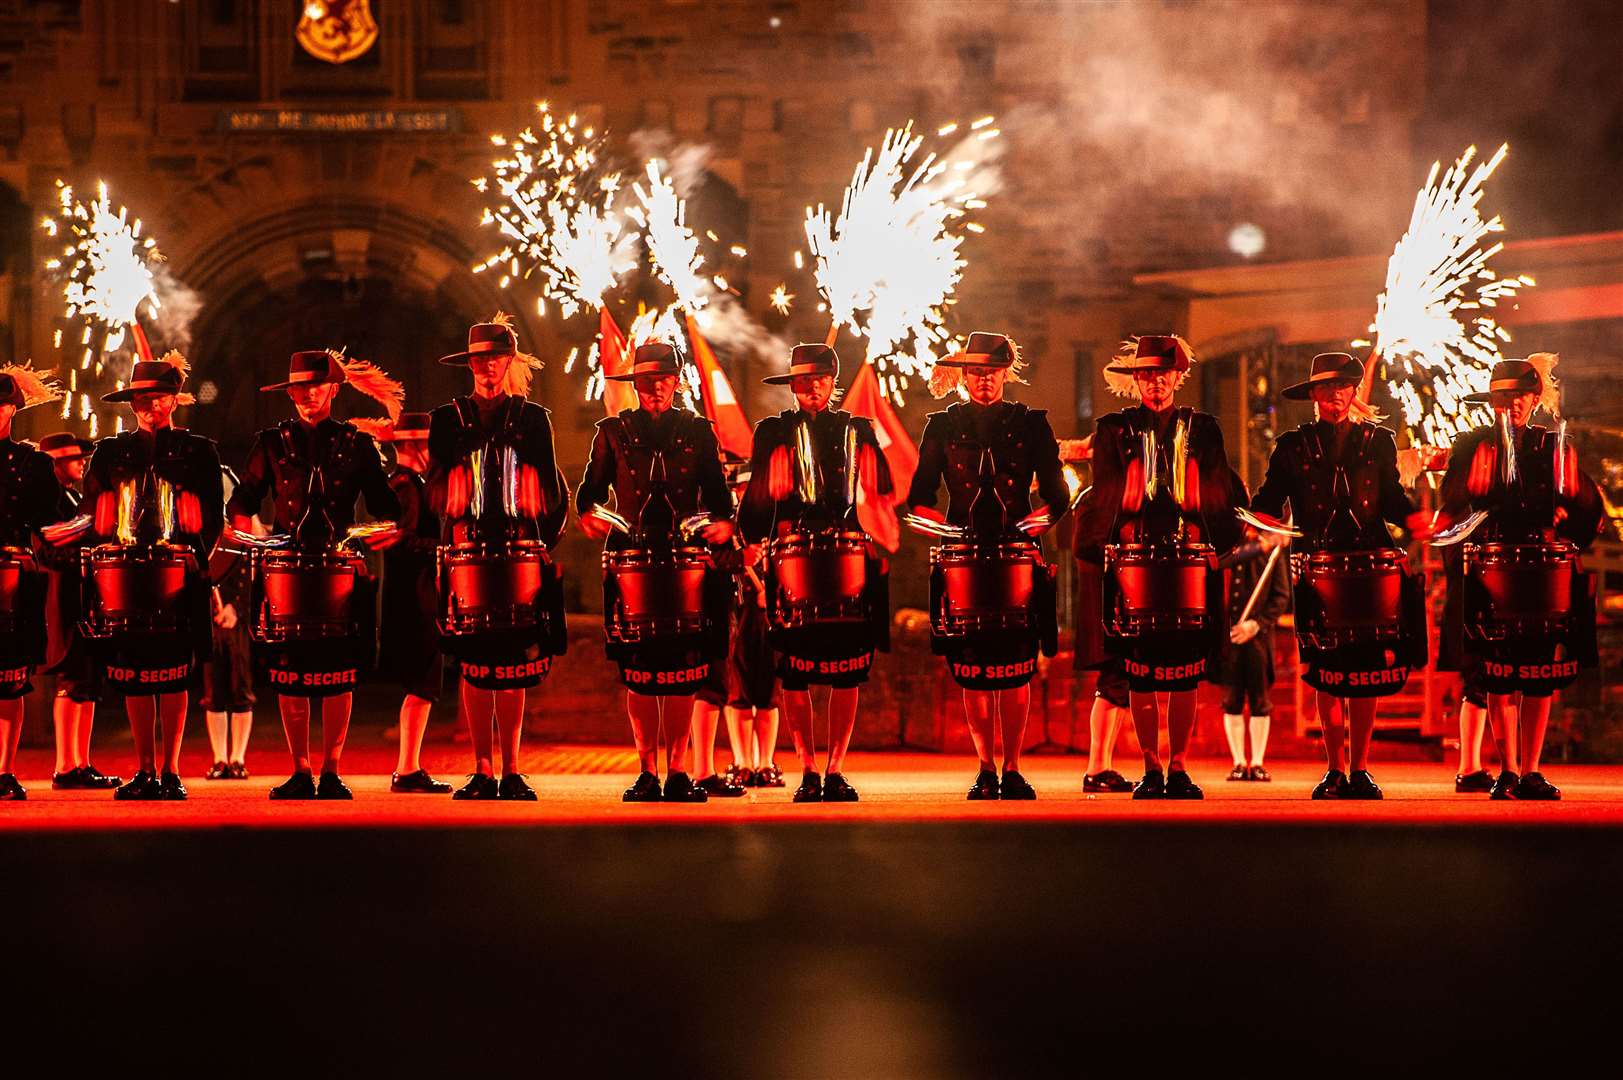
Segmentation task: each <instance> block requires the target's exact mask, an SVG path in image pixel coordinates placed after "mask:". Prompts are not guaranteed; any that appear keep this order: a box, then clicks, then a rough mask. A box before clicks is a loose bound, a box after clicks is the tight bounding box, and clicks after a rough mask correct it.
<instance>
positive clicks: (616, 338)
mask: <svg viewBox="0 0 1623 1080" xmlns="http://www.w3.org/2000/svg"><path fill="white" fill-rule="evenodd" d="M630 353H631V347H630V345H628V344H627V342H626V336H625V334H624V333H623V332H622V331H621V330H620V324H619V323H617V322H615V321H614V316H613V315H610V314H609V309H608V308H598V309H597V359H598V363H599V364H601V365H602V366H603V374H605V375H618V374H620V373H621V372H623V371H624V370H625V369H626V365H627V364H628V363H629V362H630V359H631V357H630ZM636 407H637V392H636V391H635V390H633V389H632V388H631V384H630V383H625V382H609V381H608V380H604V383H603V409H604V411H605V412H607V413H608V414H609V415H610V416H614V415H616V414H617V413H619V411H620V410H621V409H634V408H636Z"/></svg>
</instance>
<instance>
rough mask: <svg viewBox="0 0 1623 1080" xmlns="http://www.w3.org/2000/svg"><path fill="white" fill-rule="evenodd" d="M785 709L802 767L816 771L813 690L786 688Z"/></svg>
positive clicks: (790, 732)
mask: <svg viewBox="0 0 1623 1080" xmlns="http://www.w3.org/2000/svg"><path fill="white" fill-rule="evenodd" d="M783 711H784V714H785V718H786V719H787V720H788V721H789V735H790V737H791V738H793V739H794V740H795V753H796V754H797V755H798V756H799V757H800V767H801V768H802V769H804V770H806V771H807V772H816V771H817V731H816V729H815V726H814V724H813V723H812V704H811V691H810V690H785V691H784V692H783Z"/></svg>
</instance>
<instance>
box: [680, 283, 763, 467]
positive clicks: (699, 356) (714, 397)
mask: <svg viewBox="0 0 1623 1080" xmlns="http://www.w3.org/2000/svg"><path fill="white" fill-rule="evenodd" d="M687 323H688V340H690V341H692V342H693V364H694V366H695V367H697V368H698V369H699V394H700V396H701V397H703V398H704V414H705V415H706V416H708V417H709V418H710V421H711V423H713V424H715V425H716V442H717V443H718V444H720V446H721V448H722V449H723V450H724V451H726V452H727V453H729V454H736V455H737V456H739V457H741V458H743V459H745V460H746V461H747V460H749V456H750V446H751V442H752V436H751V433H750V422H749V419H748V418H747V417H746V416H745V415H744V409H743V406H741V405H739V404H738V398H737V397H736V396H734V394H733V384H732V383H730V382H728V381H727V373H726V372H725V371H723V370H721V364H719V363H717V361H716V354H715V353H714V352H712V351H711V349H710V343H709V342H708V341H706V340H705V339H704V335H703V334H701V333H699V325H698V323H696V322H694V321H693V316H692V315H688V316H687Z"/></svg>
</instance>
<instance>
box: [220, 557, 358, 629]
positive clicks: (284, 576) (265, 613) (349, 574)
mask: <svg viewBox="0 0 1623 1080" xmlns="http://www.w3.org/2000/svg"><path fill="white" fill-rule="evenodd" d="M249 573H250V574H251V575H252V582H253V596H254V618H253V621H252V622H251V623H250V624H249V628H248V632H249V635H250V636H251V637H252V638H253V640H254V641H255V642H256V643H258V644H260V645H283V644H288V643H290V642H301V641H321V640H325V639H329V638H353V637H355V636H356V635H358V634H359V633H360V627H361V613H360V611H359V610H358V608H357V604H356V602H355V599H356V598H355V591H356V589H355V587H356V582H357V581H358V580H359V579H360V578H362V577H364V576H365V575H366V563H365V561H364V560H362V559H361V557H360V556H359V555H356V554H354V553H352V552H347V551H337V550H329V551H305V550H300V549H287V550H270V551H257V550H256V551H254V552H252V553H251V555H250V561H249Z"/></svg>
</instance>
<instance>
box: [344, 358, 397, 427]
mask: <svg viewBox="0 0 1623 1080" xmlns="http://www.w3.org/2000/svg"><path fill="white" fill-rule="evenodd" d="M327 355H328V356H330V357H332V358H333V362H334V363H336V364H337V365H338V367H339V369H340V370H342V371H343V373H344V381H345V382H346V383H348V384H349V385H350V386H353V387H354V388H355V389H357V390H359V391H360V392H361V393H363V394H365V395H366V396H367V397H369V398H371V399H372V400H373V401H375V402H377V403H378V404H379V405H382V406H383V411H384V412H386V413H388V414H389V420H390V422H391V423H392V422H393V421H395V420H398V419H400V410H401V408H402V407H403V406H404V404H405V401H406V388H405V387H404V386H402V385H401V384H400V381H399V380H398V379H393V378H390V377H389V373H388V372H387V371H384V370H383V369H382V368H380V367H378V366H377V365H376V364H374V363H372V362H371V361H369V360H350V359H348V358H346V357H345V356H344V354H343V352H342V351H339V350H336V349H328V350H327Z"/></svg>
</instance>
